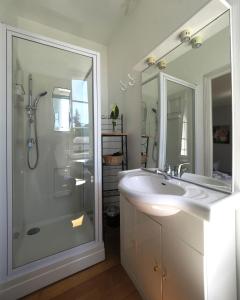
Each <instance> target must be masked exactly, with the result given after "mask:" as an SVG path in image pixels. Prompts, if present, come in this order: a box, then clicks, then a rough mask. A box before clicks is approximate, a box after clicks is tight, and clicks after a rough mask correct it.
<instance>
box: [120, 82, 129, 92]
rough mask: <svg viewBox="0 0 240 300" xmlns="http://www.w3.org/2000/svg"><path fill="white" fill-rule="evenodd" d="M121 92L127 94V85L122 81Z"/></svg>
mask: <svg viewBox="0 0 240 300" xmlns="http://www.w3.org/2000/svg"><path fill="white" fill-rule="evenodd" d="M120 90H121V91H122V92H126V90H127V84H126V83H124V82H122V80H120Z"/></svg>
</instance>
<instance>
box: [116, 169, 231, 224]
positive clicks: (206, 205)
mask: <svg viewBox="0 0 240 300" xmlns="http://www.w3.org/2000/svg"><path fill="white" fill-rule="evenodd" d="M119 179H120V181H119V190H120V193H121V194H122V195H123V196H124V197H125V198H126V199H127V200H128V201H129V202H131V203H132V204H133V205H134V206H135V207H136V208H137V209H138V210H140V211H142V212H143V213H146V214H149V215H153V216H159V217H161V216H171V215H174V214H177V213H178V212H179V211H180V210H182V211H185V212H188V213H191V214H193V215H195V216H197V217H200V218H202V219H204V220H209V219H210V214H211V207H213V206H215V205H217V203H220V201H219V200H221V199H223V198H225V197H226V196H227V195H226V194H225V193H223V192H220V191H215V190H210V189H207V188H204V187H201V186H198V185H194V184H192V183H189V182H185V181H182V180H178V179H175V178H170V180H166V179H164V178H163V176H161V175H156V174H151V173H148V172H145V171H143V170H139V169H137V170H131V171H123V172H120V173H119Z"/></svg>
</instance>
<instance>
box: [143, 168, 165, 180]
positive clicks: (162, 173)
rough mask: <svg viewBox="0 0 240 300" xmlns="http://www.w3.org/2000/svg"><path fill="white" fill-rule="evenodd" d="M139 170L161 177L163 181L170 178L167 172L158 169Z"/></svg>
mask: <svg viewBox="0 0 240 300" xmlns="http://www.w3.org/2000/svg"><path fill="white" fill-rule="evenodd" d="M141 170H143V171H146V172H148V173H152V174H157V175H162V176H163V178H164V179H165V180H169V179H170V176H169V175H168V174H167V172H165V171H162V170H160V169H156V170H150V169H147V168H141Z"/></svg>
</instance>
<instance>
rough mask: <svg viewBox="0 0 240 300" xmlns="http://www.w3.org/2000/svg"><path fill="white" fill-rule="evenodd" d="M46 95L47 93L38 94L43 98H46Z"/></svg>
mask: <svg viewBox="0 0 240 300" xmlns="http://www.w3.org/2000/svg"><path fill="white" fill-rule="evenodd" d="M46 95H47V91H45V92H43V93H41V94H39V97H44V96H46Z"/></svg>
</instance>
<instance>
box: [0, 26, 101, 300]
mask: <svg viewBox="0 0 240 300" xmlns="http://www.w3.org/2000/svg"><path fill="white" fill-rule="evenodd" d="M1 44H2V46H1V58H4V59H3V61H6V65H5V69H3V70H1V93H2V94H1V103H0V105H1V107H0V108H1V115H4V117H3V120H1V122H2V123H1V125H3V126H1V127H0V130H1V132H0V134H1V144H2V145H1V150H0V151H1V152H0V155H1V156H0V166H1V171H0V172H1V178H2V182H1V186H0V188H1V196H2V197H1V203H0V204H1V208H0V214H1V215H0V219H1V222H2V223H1V229H0V230H1V232H0V239H1V240H0V245H1V246H0V247H1V248H0V298H1V295H2V296H3V297H5V298H4V299H8V298H9V299H14V297H15V295H18V297H19V296H22V295H24V294H26V293H29V292H31V291H33V290H34V289H37V288H41V287H42V286H44V285H46V284H49V283H51V282H53V281H54V280H58V279H60V278H62V277H64V276H68V275H70V274H71V273H73V272H76V271H78V270H81V269H83V268H86V267H88V266H90V265H92V264H94V263H96V262H99V261H101V260H103V259H104V246H103V243H102V236H101V235H102V234H101V232H102V230H101V226H102V224H101V196H100V195H101V190H100V187H101V182H100V181H101V179H100V178H101V175H100V174H101V153H100V149H101V147H100V139H99V137H100V118H99V116H100V115H101V113H100V104H99V103H100V97H99V86H98V84H99V78H98V77H99V75H98V73H99V55H98V53H95V52H93V51H89V50H86V49H82V48H79V47H75V46H72V45H69V44H65V43H60V42H58V41H55V40H50V39H46V38H43V37H40V36H36V35H33V34H29V33H26V32H22V31H20V30H17V29H14V28H10V27H6V26H4V25H2V26H1ZM5 72H6V73H5ZM4 74H5V76H4ZM5 86H6V90H5ZM4 111H5V113H4ZM1 117H2V116H1ZM53 275H54V276H53ZM27 281H28V285H27V287H28V289H26V286H25V284H26V282H27Z"/></svg>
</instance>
